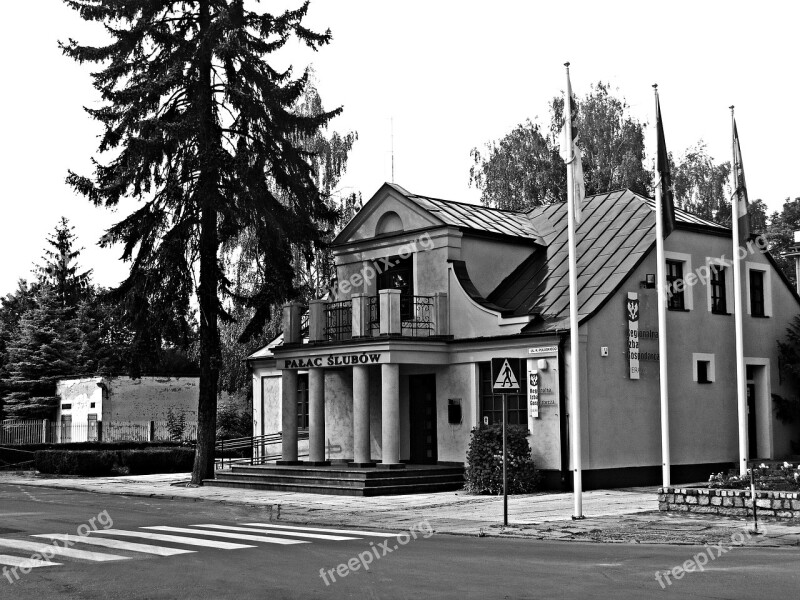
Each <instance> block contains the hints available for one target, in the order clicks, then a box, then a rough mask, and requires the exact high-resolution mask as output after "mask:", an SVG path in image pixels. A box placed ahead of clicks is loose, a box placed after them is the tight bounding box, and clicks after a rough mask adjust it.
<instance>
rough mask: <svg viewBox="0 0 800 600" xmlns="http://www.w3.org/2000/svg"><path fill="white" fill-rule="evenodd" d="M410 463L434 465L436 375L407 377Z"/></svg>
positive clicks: (435, 455) (436, 458)
mask: <svg viewBox="0 0 800 600" xmlns="http://www.w3.org/2000/svg"><path fill="white" fill-rule="evenodd" d="M408 395H409V402H408V405H409V412H410V417H411V418H410V419H409V422H410V424H411V462H412V463H415V464H436V461H437V460H438V454H437V452H436V449H437V443H436V375H410V376H409V377H408Z"/></svg>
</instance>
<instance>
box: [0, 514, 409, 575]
mask: <svg viewBox="0 0 800 600" xmlns="http://www.w3.org/2000/svg"><path fill="white" fill-rule="evenodd" d="M398 535H400V534H397V533H390V532H379V531H366V530H358V529H328V528H322V527H300V526H293V525H278V524H275V523H235V524H217V523H200V524H196V525H188V526H180V527H178V526H171V525H150V526H143V527H139V528H134V529H97V530H95V531H91V532H90V533H89V534H88V535H72V534H68V533H38V534H31V535H30V537H31V538H35V540H28V539H11V538H5V537H0V552H2V553H0V566H2V567H3V571H2V574H3V575H4V576H5V577H7V578H9V581H12V579H11V573H10V571H9V567H10V568H11V570H14V569H25V570H26V571H27V569H33V568H42V567H55V566H60V565H63V564H65V563H66V562H67V561H69V560H73V561H76V562H84V561H88V562H97V563H106V562H109V563H113V562H118V561H126V560H131V559H135V558H140V559H141V558H154V557H162V558H167V557H171V556H177V555H182V554H192V553H196V552H198V551H199V550H200V549H215V550H242V549H247V548H256V547H259V546H266V547H270V546H276V545H277V546H294V545H299V544H310V543H313V542H314V541H326V542H343V541H350V540H358V539H364V538H370V537H381V538H384V539H387V538H392V537H396V536H398ZM53 559H55V560H53ZM15 575H16V573H15Z"/></svg>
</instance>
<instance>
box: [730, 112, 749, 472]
mask: <svg viewBox="0 0 800 600" xmlns="http://www.w3.org/2000/svg"><path fill="white" fill-rule="evenodd" d="M730 108H731V139H732V140H733V146H732V151H733V162H732V166H733V177H734V180H733V181H734V187H735V188H736V189H735V190H734V192H733V196H732V197H731V227H732V229H733V231H732V232H731V233H732V237H733V289H734V294H733V319H734V328H735V330H736V334H735V335H736V400H737V403H736V404H737V406H738V413H739V475H742V476H743V475H745V473H746V472H747V453H748V445H747V442H748V440H747V433H748V432H747V395H746V393H745V389H746V381H745V366H744V338H743V335H742V321H743V318H742V283H741V282H742V263H741V261H740V260H739V193H740V189H739V187H740V183H739V176H738V173H737V172H736V168H737V165H736V139H735V137H734V131H735V129H736V120H735V118H734V116H733V106H731V107H730Z"/></svg>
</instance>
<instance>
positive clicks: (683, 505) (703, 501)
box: [658, 487, 800, 519]
mask: <svg viewBox="0 0 800 600" xmlns="http://www.w3.org/2000/svg"><path fill="white" fill-rule="evenodd" d="M752 506H753V501H752V499H751V497H750V490H709V489H705V488H672V487H669V488H660V489H659V490H658V509H659V510H664V511H676V512H693V513H705V514H716V515H733V516H742V517H746V516H748V515H752V514H753V508H752ZM756 509H757V512H758V516H759V517H772V518H775V519H800V492H759V491H756Z"/></svg>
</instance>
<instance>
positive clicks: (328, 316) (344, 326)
mask: <svg viewBox="0 0 800 600" xmlns="http://www.w3.org/2000/svg"><path fill="white" fill-rule="evenodd" d="M352 331H353V304H352V302H351V301H350V300H340V301H339V302H329V303H328V304H326V305H325V339H327V340H328V341H331V342H338V341H341V340H349V339H350V338H351V337H352Z"/></svg>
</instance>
